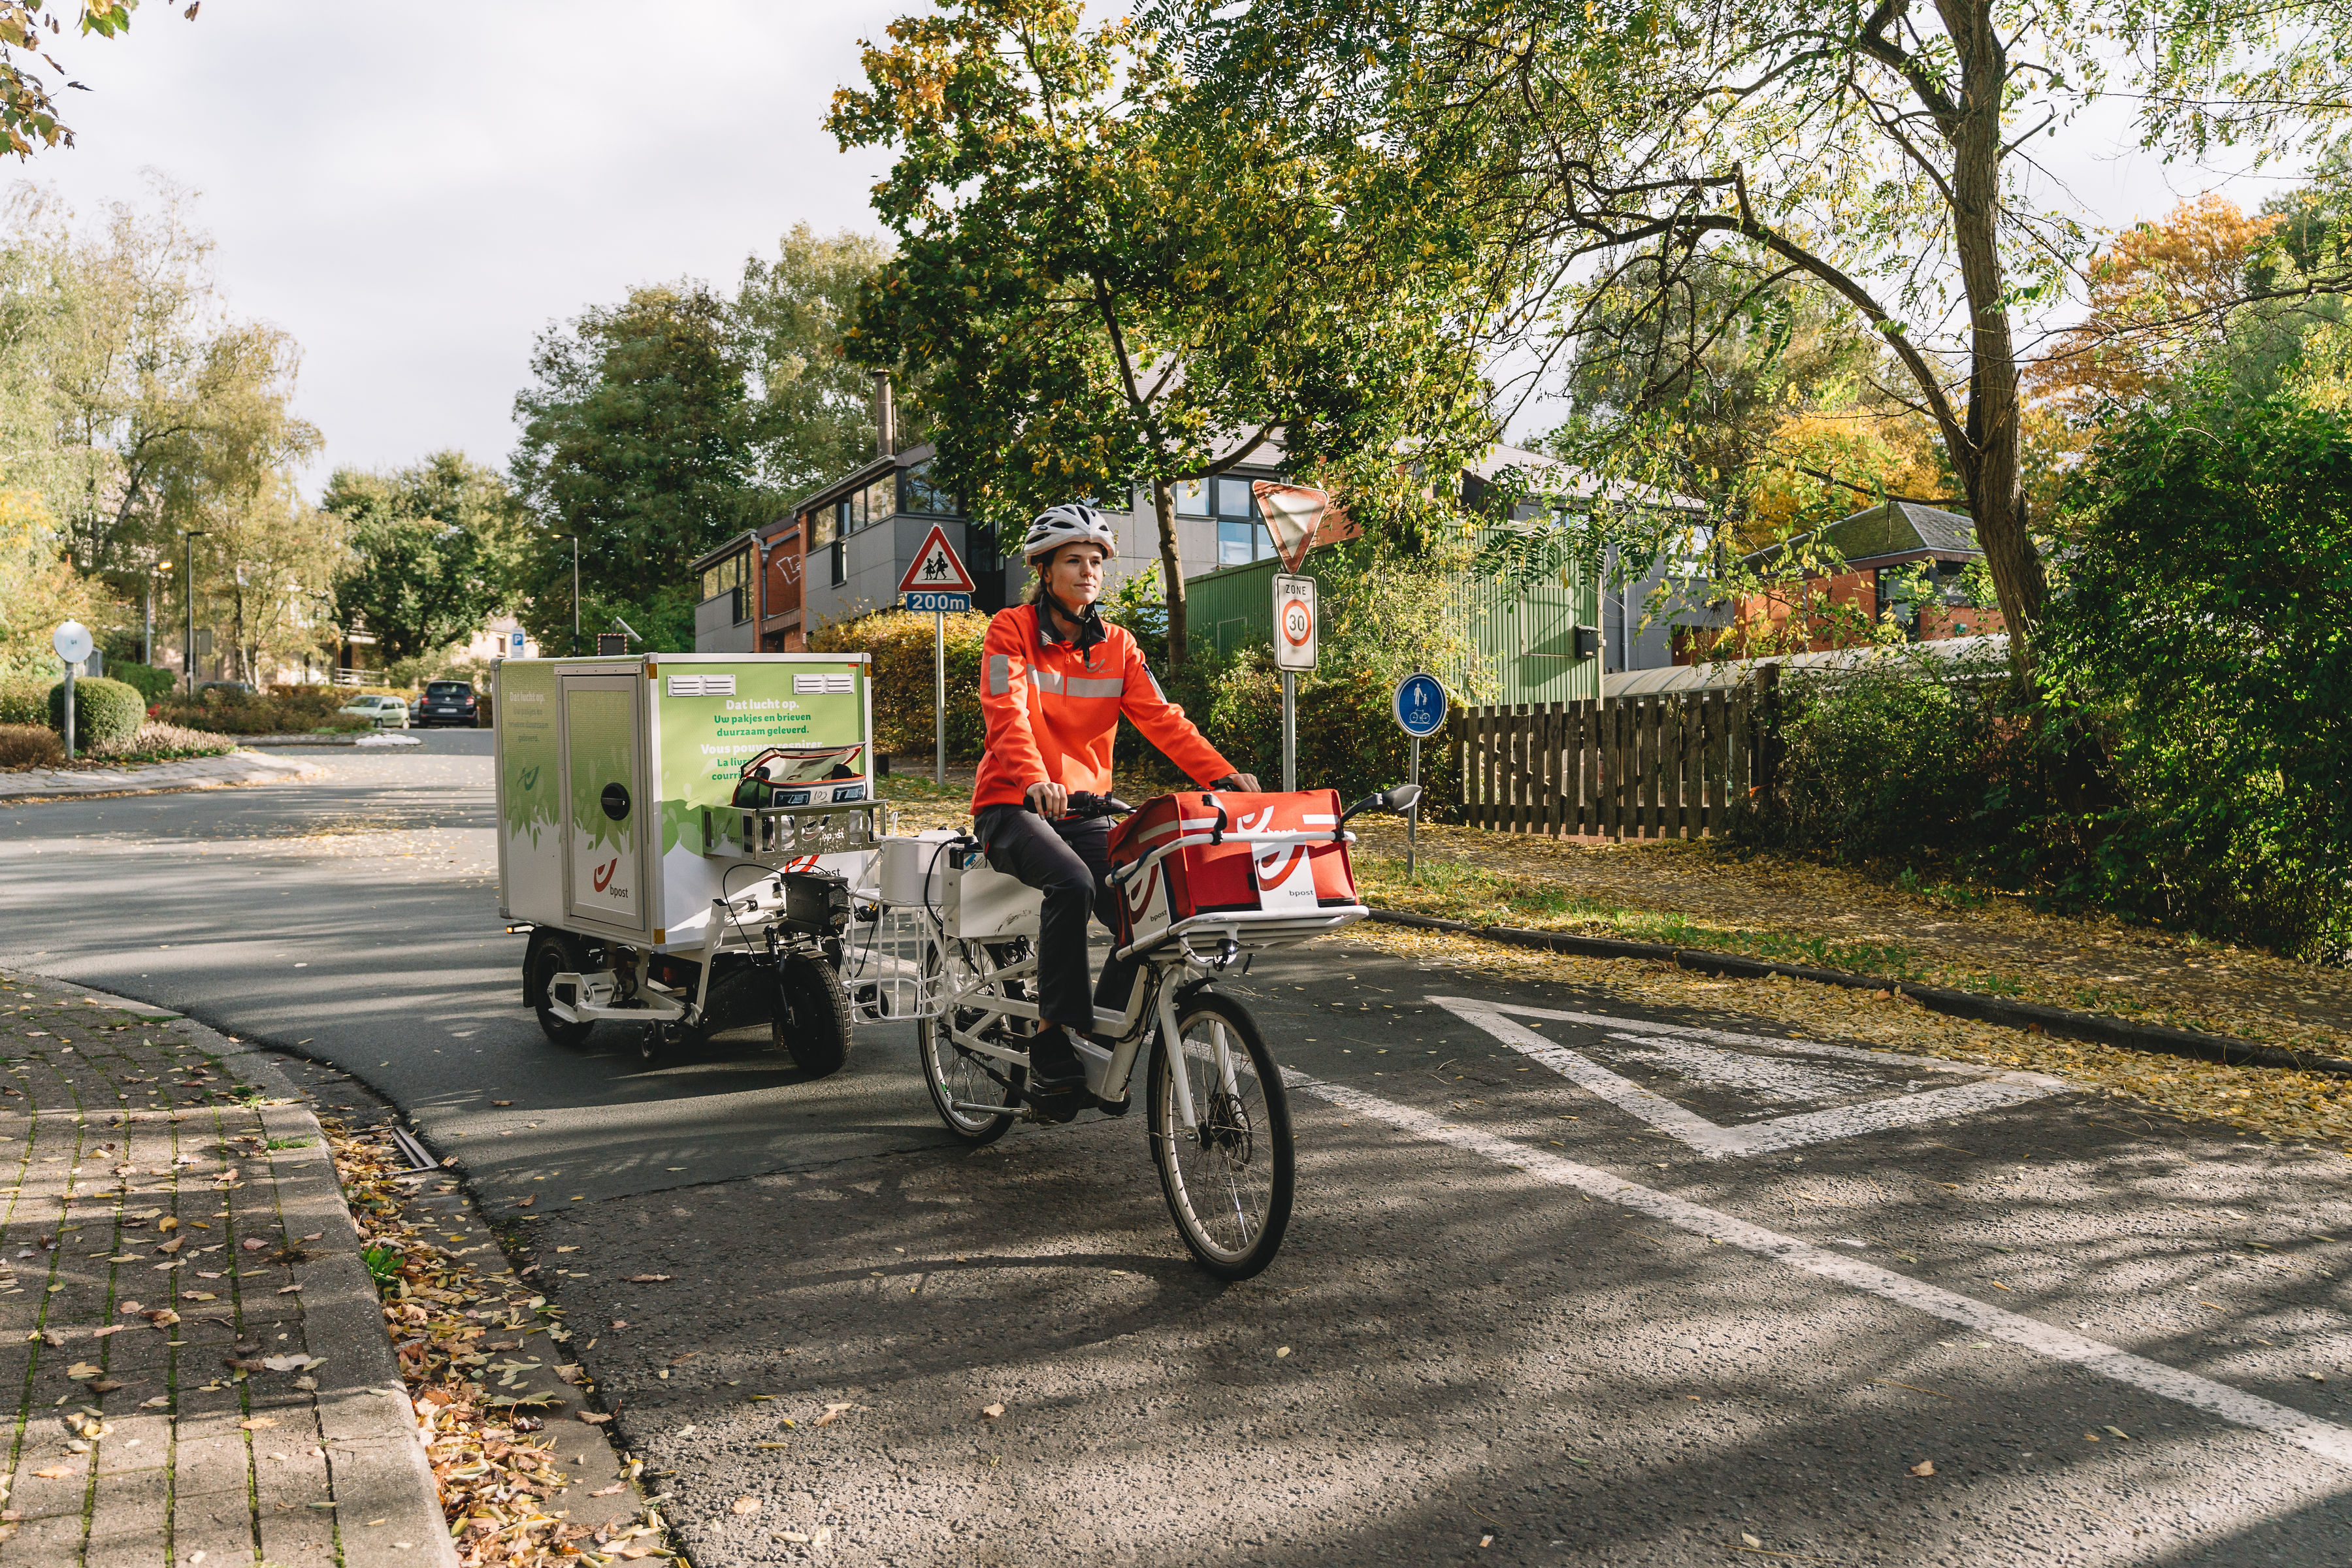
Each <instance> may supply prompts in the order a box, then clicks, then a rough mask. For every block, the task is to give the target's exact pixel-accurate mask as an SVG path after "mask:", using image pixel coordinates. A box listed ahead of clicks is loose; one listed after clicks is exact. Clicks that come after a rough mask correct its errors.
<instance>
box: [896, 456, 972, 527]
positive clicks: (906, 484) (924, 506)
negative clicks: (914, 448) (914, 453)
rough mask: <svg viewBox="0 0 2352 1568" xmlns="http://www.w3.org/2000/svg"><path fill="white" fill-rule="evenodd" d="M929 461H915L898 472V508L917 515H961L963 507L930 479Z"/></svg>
mask: <svg viewBox="0 0 2352 1568" xmlns="http://www.w3.org/2000/svg"><path fill="white" fill-rule="evenodd" d="M930 467H931V465H930V463H929V461H928V460H927V461H924V462H920V463H917V464H916V465H915V466H914V467H913V468H905V469H902V470H900V472H899V474H898V510H900V511H903V512H911V513H913V514H914V515H915V516H917V517H961V516H962V515H963V509H962V508H961V507H959V506H958V505H956V499H955V497H953V496H951V495H950V494H949V493H948V492H947V490H946V489H945V488H944V487H942V486H940V485H937V484H934V483H933V482H932V481H931V476H930Z"/></svg>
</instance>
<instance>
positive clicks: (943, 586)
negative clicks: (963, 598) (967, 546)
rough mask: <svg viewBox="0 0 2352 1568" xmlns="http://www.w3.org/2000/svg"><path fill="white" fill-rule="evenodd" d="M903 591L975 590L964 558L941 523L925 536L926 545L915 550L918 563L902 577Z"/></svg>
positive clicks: (936, 592)
mask: <svg viewBox="0 0 2352 1568" xmlns="http://www.w3.org/2000/svg"><path fill="white" fill-rule="evenodd" d="M898 592H900V593H901V594H969V593H971V592H973V584H972V580H971V573H969V572H967V571H965V570H964V569H963V557H961V555H958V554H957V553H956V552H955V546H954V545H952V544H950V543H949V542H948V536H947V531H946V530H944V529H942V528H941V527H940V525H939V524H938V523H936V522H935V523H933V524H931V531H930V532H929V534H928V535H927V536H925V538H924V540H923V547H922V548H921V549H920V550H918V551H916V552H915V560H914V563H913V564H912V565H910V566H908V568H907V574H906V575H905V576H904V577H901V578H899V579H898Z"/></svg>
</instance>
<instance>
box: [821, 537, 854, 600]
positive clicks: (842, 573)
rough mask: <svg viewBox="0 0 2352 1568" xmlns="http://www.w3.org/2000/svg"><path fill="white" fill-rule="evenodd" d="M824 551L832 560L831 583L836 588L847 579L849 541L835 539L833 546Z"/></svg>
mask: <svg viewBox="0 0 2352 1568" xmlns="http://www.w3.org/2000/svg"><path fill="white" fill-rule="evenodd" d="M825 553H826V555H827V557H828V558H829V559H830V560H831V561H832V562H833V585H834V586H835V587H836V588H838V587H840V586H841V585H842V584H844V583H846V582H848V581H849V541H847V540H846V539H836V540H835V541H834V542H833V548H832V549H831V550H829V551H827V552H825Z"/></svg>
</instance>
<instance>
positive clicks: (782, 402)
mask: <svg viewBox="0 0 2352 1568" xmlns="http://www.w3.org/2000/svg"><path fill="white" fill-rule="evenodd" d="M889 258H890V247H889V246H887V244H885V243H884V242H883V241H881V240H879V239H877V238H874V237H871V236H868V235H862V234H853V233H849V232H846V231H845V232H843V233H841V234H837V235H834V236H832V237H829V238H828V237H820V236H818V235H816V234H815V233H814V232H812V231H811V230H810V228H809V226H807V225H806V224H796V225H794V226H793V229H792V231H791V232H790V233H788V234H786V235H785V236H784V237H783V239H782V242H781V243H780V244H779V245H778V246H777V251H776V258H775V259H774V260H772V261H771V260H768V259H766V258H761V257H757V256H755V257H753V258H751V260H749V261H748V262H746V263H745V264H744V267H743V283H742V287H741V289H739V290H738V291H737V293H736V296H735V303H734V307H733V310H732V312H731V316H730V322H731V331H732V332H733V335H734V340H735V342H736V343H737V344H738V346H739V348H740V353H741V354H742V357H743V360H744V363H745V364H746V366H747V369H748V373H749V375H750V378H751V387H752V393H751V408H750V416H751V428H750V435H749V437H748V439H749V442H750V445H751V453H752V458H753V462H754V465H755V467H756V468H757V471H758V474H759V482H760V485H761V488H762V489H766V490H767V491H769V492H770V493H772V494H773V495H776V496H779V497H798V496H803V495H806V494H807V493H808V492H809V491H811V490H814V489H816V488H818V487H819V486H820V485H824V484H825V483H828V482H829V481H831V480H834V479H839V478H840V477H841V476H842V475H844V474H845V473H847V472H849V470H850V469H852V468H856V467H857V466H858V465H859V464H861V463H865V462H867V461H869V460H871V459H872V458H873V457H874V439H875V436H874V379H873V371H872V370H871V369H870V368H869V367H867V366H866V364H864V363H860V362H858V361H856V360H853V359H851V358H849V357H848V356H847V355H846V354H845V353H843V352H842V345H843V338H844V334H845V332H846V331H848V329H849V325H850V322H851V320H852V318H853V316H854V314H855V312H856V306H857V299H858V295H859V293H860V292H861V291H862V290H863V289H866V287H868V286H869V285H870V284H872V283H873V281H874V279H875V278H876V276H877V274H878V273H879V272H880V270H881V268H882V267H883V265H884V264H885V263H886V262H887V261H888V260H889ZM892 401H893V402H894V404H895V405H896V406H897V422H898V445H899V447H900V448H901V449H904V448H905V447H910V446H913V445H915V444H916V443H917V442H919V441H920V440H921V439H923V436H924V428H925V426H926V424H927V423H928V420H927V417H926V416H925V413H924V407H923V392H922V388H921V386H920V384H919V378H917V377H915V376H912V375H909V374H904V373H903V372H902V373H901V374H898V376H897V377H896V378H895V384H894V385H893V388H892Z"/></svg>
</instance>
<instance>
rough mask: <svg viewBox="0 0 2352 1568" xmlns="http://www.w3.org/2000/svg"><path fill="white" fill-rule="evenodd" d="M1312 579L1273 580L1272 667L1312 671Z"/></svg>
mask: <svg viewBox="0 0 2352 1568" xmlns="http://www.w3.org/2000/svg"><path fill="white" fill-rule="evenodd" d="M1315 634H1316V626H1315V579H1314V578H1312V577H1276V579H1275V580H1274V667H1275V668H1276V669H1312V668H1315Z"/></svg>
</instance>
